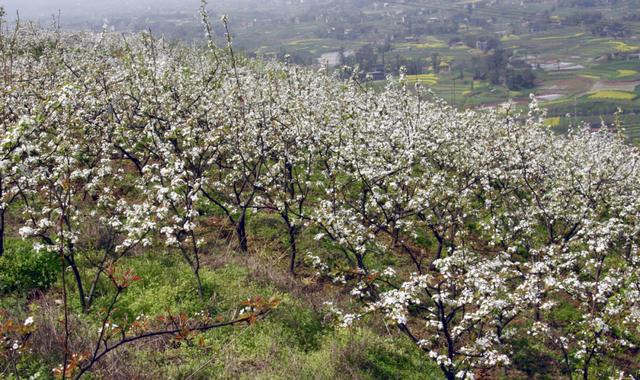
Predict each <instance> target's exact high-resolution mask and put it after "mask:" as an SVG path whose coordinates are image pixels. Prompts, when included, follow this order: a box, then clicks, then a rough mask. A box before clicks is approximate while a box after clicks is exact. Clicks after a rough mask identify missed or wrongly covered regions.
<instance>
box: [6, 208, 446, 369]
mask: <svg viewBox="0 0 640 380" xmlns="http://www.w3.org/2000/svg"><path fill="white" fill-rule="evenodd" d="M252 226H253V234H254V235H253V237H254V240H253V243H254V245H253V246H254V247H255V249H254V250H253V252H252V254H251V255H250V256H241V255H239V254H236V253H235V252H234V251H233V250H232V249H228V248H227V247H226V246H225V244H221V245H218V246H216V248H215V250H213V252H215V253H214V254H212V255H210V256H207V257H205V259H204V262H205V264H204V266H205V269H204V270H203V271H202V279H203V283H204V286H205V291H206V295H207V297H206V300H205V301H201V300H200V299H199V298H198V296H197V291H196V288H195V283H194V281H193V277H192V274H191V272H190V270H189V268H188V266H186V265H185V264H184V263H183V262H182V261H181V260H180V258H179V256H178V255H177V254H171V253H166V252H164V251H163V250H162V249H161V248H160V249H154V250H150V251H148V252H141V253H139V254H137V255H136V256H134V257H131V258H128V259H126V260H125V263H126V264H125V265H126V267H129V268H132V269H133V270H134V272H135V273H136V274H138V275H139V276H140V277H141V278H142V281H140V282H138V283H136V284H134V285H133V286H132V287H131V288H129V289H128V290H127V291H126V293H124V295H123V296H122V298H121V299H120V301H119V302H118V308H117V311H116V315H117V317H116V319H115V320H116V321H118V320H120V321H121V323H124V321H125V320H127V319H128V320H132V319H133V318H135V316H137V315H139V314H141V313H144V314H146V315H160V314H164V313H166V312H167V311H171V312H172V313H178V312H182V311H184V312H187V313H188V314H191V315H192V314H193V313H196V312H198V311H201V310H207V311H209V312H211V313H212V314H213V315H224V316H227V317H230V316H232V315H233V314H234V313H236V312H237V311H238V309H239V308H240V307H241V306H240V304H241V302H242V301H243V300H245V299H247V298H249V297H254V296H264V297H271V296H276V297H278V298H280V299H281V300H282V301H281V304H280V305H279V307H278V308H277V309H276V310H275V311H273V312H272V313H271V314H269V315H268V316H267V317H266V318H265V319H264V320H261V321H259V322H258V323H256V324H254V325H250V326H239V327H232V328H224V329H219V330H212V331H209V332H207V333H204V334H202V335H201V337H202V338H200V336H198V337H194V338H193V339H191V340H190V341H182V342H175V341H170V340H166V339H156V340H148V341H143V342H140V343H137V344H134V345H131V346H126V347H125V348H122V349H120V350H118V351H116V352H114V353H112V354H110V355H109V356H108V357H107V359H105V360H104V361H102V362H101V363H100V365H99V366H97V371H95V372H94V373H93V374H92V375H90V376H89V378H105V379H107V378H109V379H112V378H140V376H141V377H144V378H150V379H156V378H158V379H159V378H163V379H165V378H172V379H184V378H190V379H211V378H217V379H218V378H219V379H232V378H233V379H238V378H239V379H245V378H257V379H289V378H299V379H354V378H355V379H380V378H384V379H437V378H440V372H439V370H438V369H437V368H436V367H434V365H433V364H432V363H431V362H430V361H429V360H427V359H426V357H425V356H424V354H423V353H421V352H420V350H419V349H417V348H416V347H415V345H413V343H411V342H410V341H409V340H408V339H407V338H406V337H404V336H402V335H400V334H399V333H398V331H397V330H396V329H394V328H393V327H391V326H390V327H389V329H387V328H386V327H385V326H384V325H383V324H380V323H379V322H378V323H369V322H368V321H365V323H363V324H361V325H360V326H359V327H356V328H352V329H343V328H339V327H337V326H335V325H334V323H333V322H332V320H331V319H330V318H329V316H328V315H327V312H326V310H325V308H324V306H323V302H324V301H325V300H328V299H331V300H334V299H336V298H338V299H340V298H343V299H346V297H341V294H339V293H338V289H337V288H335V287H333V286H331V285H330V284H326V283H320V282H318V281H317V280H316V279H315V278H314V277H313V273H312V272H308V273H306V274H305V273H304V270H302V274H301V275H300V276H299V277H298V278H292V277H291V276H289V275H288V273H287V260H286V253H285V252H284V250H283V246H282V245H281V244H280V242H278V241H274V240H273V239H272V238H271V237H272V236H273V234H274V233H275V232H276V231H275V228H276V227H274V224H273V223H272V221H268V220H266V221H261V220H254V222H253V223H252ZM225 243H226V242H225ZM29 244H30V243H29V242H21V241H19V240H17V239H10V240H9V254H8V256H11V255H12V252H13V251H16V250H17V249H18V248H20V249H21V250H23V251H24V249H25V247H28V246H29ZM306 245H307V246H308V247H311V246H312V245H313V240H308V241H306ZM22 253H25V252H22ZM274 258H276V259H277V260H274ZM274 263H275V264H274ZM51 270H56V269H55V265H54V266H53V267H52V269H51ZM89 276H90V273H85V277H87V279H88V278H89ZM105 281H106V280H105ZM109 289H110V288H109V287H108V286H107V284H106V283H105V282H103V283H102V286H100V287H99V289H98V291H99V294H100V295H101V297H99V298H98V299H97V302H96V304H95V305H94V307H93V309H92V312H91V313H89V314H88V315H82V314H81V312H80V309H79V305H78V302H77V300H76V298H75V296H76V295H75V294H70V295H69V300H70V302H71V304H72V305H71V307H72V308H73V309H74V314H75V315H77V316H80V317H79V319H77V320H75V321H74V322H73V326H74V334H73V337H72V342H74V344H75V346H76V347H82V346H83V345H87V344H88V343H89V342H90V341H91V340H92V339H95V337H94V335H96V331H97V328H98V327H99V326H100V322H99V321H100V318H99V317H100V310H102V309H104V308H105V307H106V306H107V304H108V302H109V301H110V297H109V294H108V292H109V291H110V290H109ZM71 291H72V293H74V292H73V289H72V290H71ZM60 299H61V284H60V281H58V282H57V283H55V284H54V285H53V286H52V287H51V288H50V289H49V290H47V291H45V292H41V291H39V290H33V289H32V290H24V291H13V292H9V293H5V294H4V295H2V296H0V309H4V310H6V311H7V313H8V316H10V317H13V318H14V319H15V320H21V319H22V318H25V317H26V316H27V315H35V317H36V324H37V325H38V331H37V332H36V334H35V335H34V336H33V337H32V349H33V352H32V353H31V354H29V355H25V356H24V357H23V359H22V361H21V363H20V364H19V368H21V369H22V370H23V373H28V374H33V373H35V372H39V373H40V375H41V376H42V377H41V378H48V377H49V375H50V373H51V372H50V369H51V368H53V367H54V366H55V365H57V364H58V363H59V361H60V357H59V356H60V352H59V346H57V343H56V338H55V336H56V334H57V333H59V332H60V331H59V329H60V325H59V323H57V322H56V320H58V319H59V318H61V313H62V310H61V307H60V305H59V303H60ZM345 302H346V301H345ZM345 306H347V307H348V305H345ZM54 331H57V333H56V332H54ZM85 347H90V345H89V346H85ZM5 375H6V374H5Z"/></svg>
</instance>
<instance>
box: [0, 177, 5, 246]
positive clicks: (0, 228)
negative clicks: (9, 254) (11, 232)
mask: <svg viewBox="0 0 640 380" xmlns="http://www.w3.org/2000/svg"><path fill="white" fill-rule="evenodd" d="M3 190H4V189H3V188H2V177H0V200H1V199H2V196H3V195H4V192H3ZM5 211H6V208H5V207H3V208H2V209H1V210H0V257H2V256H3V255H4V213H5Z"/></svg>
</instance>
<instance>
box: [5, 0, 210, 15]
mask: <svg viewBox="0 0 640 380" xmlns="http://www.w3.org/2000/svg"><path fill="white" fill-rule="evenodd" d="M211 3H215V0H214V1H211ZM199 4H200V1H199V0H0V5H2V6H4V7H5V9H6V11H7V13H9V15H14V14H15V12H16V10H19V11H20V17H21V18H25V19H42V18H49V17H50V16H51V15H53V14H57V13H58V10H60V11H61V12H62V17H63V18H65V17H75V16H93V17H108V16H109V15H113V14H124V13H129V14H135V13H140V12H149V11H151V12H154V11H169V10H185V11H189V12H194V13H195V12H197V10H198V7H199Z"/></svg>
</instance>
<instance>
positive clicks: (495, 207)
mask: <svg viewBox="0 0 640 380" xmlns="http://www.w3.org/2000/svg"><path fill="white" fill-rule="evenodd" d="M203 19H204V21H205V26H206V30H207V36H208V38H209V39H208V47H207V48H195V47H189V46H184V45H181V44H172V43H167V42H166V41H163V40H161V39H156V38H153V37H152V36H151V35H149V34H143V35H141V36H127V37H122V36H113V35H110V34H107V33H103V34H100V35H92V34H86V35H85V34H64V33H60V32H56V31H54V32H51V31H44V30H41V29H36V28H28V27H27V28H17V29H16V30H15V32H14V33H10V34H3V35H2V39H1V40H0V49H2V55H1V56H2V62H1V64H2V68H3V71H2V73H3V76H2V82H3V86H2V88H3V90H2V97H1V103H0V107H1V108H0V111H1V112H2V124H1V125H0V129H1V131H2V136H1V137H2V141H1V142H0V159H1V160H2V161H1V164H0V180H1V184H2V185H1V186H2V187H1V188H2V194H1V196H2V209H1V210H2V215H5V213H6V212H8V214H9V215H10V216H11V218H9V220H10V221H11V223H12V224H13V225H12V226H11V227H12V229H18V228H19V230H20V234H21V235H22V236H23V237H25V238H30V239H33V241H34V243H35V244H36V245H37V246H38V248H39V249H45V250H48V251H50V252H51V253H52V254H57V255H59V256H60V257H61V259H62V260H64V262H65V266H67V267H69V268H70V273H71V276H72V277H73V279H74V282H75V288H76V289H77V292H78V295H79V303H80V305H81V306H82V309H84V310H90V309H91V307H92V301H93V300H94V299H95V297H97V296H98V294H97V293H96V286H95V285H96V284H97V283H98V281H100V279H101V278H105V277H106V278H108V279H110V280H111V282H112V283H113V285H114V286H115V288H116V292H115V297H114V299H113V304H112V306H113V305H115V303H116V301H117V298H118V295H119V294H120V293H121V292H122V291H124V290H125V289H126V287H128V286H129V283H130V282H132V281H135V280H136V278H135V276H133V275H132V274H130V273H128V272H126V271H124V272H118V271H114V269H113V268H117V267H119V266H121V265H125V264H126V260H127V257H129V256H131V255H133V254H135V253H136V252H139V251H140V250H143V249H148V248H145V247H157V246H159V245H161V244H162V245H166V246H168V247H169V249H170V250H171V251H172V252H175V253H176V254H179V255H181V256H182V257H183V258H184V260H185V262H187V263H188V264H189V266H190V267H191V268H192V271H193V274H194V279H195V283H196V284H197V288H198V291H199V293H200V296H201V297H204V296H206V295H205V294H204V292H203V288H202V284H201V283H200V276H199V272H200V269H201V259H202V257H203V255H214V254H215V252H214V251H212V248H211V247H212V245H211V244H209V243H210V242H208V241H207V239H206V233H207V229H208V228H209V227H207V226H209V225H210V224H208V223H207V221H208V219H210V218H224V219H225V220H226V221H227V223H228V225H229V226H231V227H233V230H234V231H235V235H236V239H237V246H238V249H239V251H241V252H245V253H248V252H250V251H251V241H250V236H249V234H247V223H249V222H250V217H251V215H255V214H259V213H263V214H270V215H278V217H279V218H280V219H281V221H282V224H281V227H282V234H283V236H285V237H286V239H287V240H288V242H289V244H288V245H289V252H290V262H289V267H290V271H291V272H294V271H295V270H296V267H297V266H298V265H299V263H300V261H301V260H300V258H299V253H300V251H301V250H302V248H301V247H299V244H300V241H301V240H300V236H301V235H302V234H310V235H313V236H315V239H316V240H317V241H318V243H317V244H316V245H312V246H308V247H307V249H308V250H309V251H310V252H309V258H310V259H311V262H313V263H314V265H316V266H317V267H318V268H319V271H320V273H321V275H322V276H327V277H329V278H330V279H331V280H332V283H334V284H341V285H340V286H344V287H345V288H346V289H347V290H348V291H350V294H351V295H352V296H353V298H354V299H356V300H358V301H359V303H360V305H361V306H362V307H361V308H360V309H358V310H350V311H349V312H347V311H341V310H338V309H336V311H337V312H338V313H337V314H338V315H340V316H341V320H342V323H343V324H349V323H350V322H353V321H356V320H358V319H361V318H374V319H379V318H383V319H385V320H388V321H390V322H392V323H393V324H394V325H396V326H397V328H398V329H399V330H400V331H402V332H403V333H404V334H406V335H407V337H408V338H409V339H411V340H413V341H414V342H415V344H416V345H417V346H418V347H419V348H420V349H422V350H424V352H425V360H433V361H435V362H436V363H437V364H438V365H439V367H440V368H441V370H442V373H443V375H445V376H446V377H447V378H448V379H454V378H472V377H473V376H474V374H477V373H478V371H482V370H489V371H495V370H497V369H500V368H502V369H505V370H509V369H510V368H512V365H513V360H514V357H515V356H517V355H518V354H522V351H521V350H523V348H522V344H521V342H523V341H526V342H528V345H527V347H530V346H541V345H544V346H546V347H547V348H548V349H549V350H550V351H551V352H553V357H552V360H554V361H555V363H556V364H557V365H556V367H557V368H558V371H559V373H560V374H563V375H565V376H567V377H569V376H578V377H583V378H585V379H587V378H589V377H593V378H600V377H602V376H610V375H611V376H612V375H623V374H624V373H626V374H632V375H634V376H637V375H638V371H640V368H639V367H638V365H637V363H638V360H637V358H638V352H637V349H636V348H635V347H636V345H637V344H638V343H640V338H639V336H640V331H639V330H638V326H639V325H640V256H639V252H638V241H639V238H640V223H639V216H640V176H639V171H638V165H639V164H640V155H639V154H638V151H637V149H635V148H632V147H629V146H627V145H626V144H625V142H624V141H623V139H622V138H621V137H619V136H613V135H608V134H606V133H592V132H589V131H578V132H574V133H571V134H569V135H568V136H556V135H554V134H553V133H552V132H551V131H549V130H547V129H546V128H545V127H544V126H543V124H544V123H543V119H544V112H542V111H540V110H539V109H538V108H537V105H536V102H535V100H534V101H533V102H532V104H531V109H530V111H529V113H528V114H524V115H521V114H515V113H513V111H512V110H510V109H500V110H495V111H486V112H485V111H483V112H479V111H474V110H466V111H458V110H456V109H454V108H452V107H450V106H448V105H447V104H445V103H443V102H441V101H438V100H433V99H432V98H431V96H430V94H428V93H425V92H424V91H423V90H422V89H420V88H417V90H416V91H415V92H414V91H410V90H409V89H407V88H405V87H404V85H403V84H402V81H399V82H397V83H391V84H390V85H389V86H388V87H387V88H386V89H385V90H384V91H383V92H381V93H373V92H370V91H367V90H366V89H364V88H363V87H361V86H360V84H359V83H358V82H357V80H355V78H354V79H352V80H349V81H338V80H335V79H334V78H330V77H327V76H324V75H321V74H318V73H315V72H311V71H308V70H305V69H301V68H298V67H291V66H288V65H279V64H275V63H272V64H263V63H259V62H255V61H249V60H245V59H242V58H240V57H238V56H236V55H235V54H234V51H233V49H232V45H231V38H230V36H227V44H226V47H223V48H218V47H217V46H216V44H215V42H214V38H213V36H212V35H211V30H212V29H211V28H210V24H209V22H208V18H207V16H206V14H203ZM4 230H5V229H4V228H3V230H2V231H4ZM320 243H322V244H320ZM320 247H330V248H331V249H328V250H327V249H321V248H320ZM87 252H92V254H87ZM79 256H82V257H83V260H78V257H79ZM80 265H88V266H89V268H80V267H79V266H80ZM83 269H84V272H85V273H86V270H93V273H94V277H92V278H89V279H87V277H86V276H83V275H82V274H81V272H83ZM65 273H66V271H64V270H63V271H62V274H61V275H62V276H63V279H64V276H65ZM63 284H66V283H65V282H64V281H63ZM65 289H66V288H65ZM250 305H251V310H254V312H255V314H256V315H257V314H261V313H264V312H265V311H266V310H268V309H269V308H270V307H271V306H272V301H269V302H267V303H266V304H265V303H264V302H257V301H256V302H255V303H250ZM567 310H568V311H567ZM110 312H111V309H109V310H108V311H107V314H106V317H105V319H104V323H103V327H105V328H106V327H108V326H109V317H110ZM252 318H254V315H253V314H252V315H250V316H245V317H242V318H239V319H236V320H233V321H230V322H228V323H238V321H239V322H244V321H247V320H251V319H252ZM205 322H207V321H205ZM228 323H227V324H228ZM221 325H224V324H209V325H207V324H206V323H205V324H204V325H197V326H194V325H193V324H191V325H189V326H190V327H189V328H190V329H191V330H193V331H200V330H203V329H207V328H214V327H218V326H221ZM103 331H104V330H101V331H100V336H99V337H98V343H97V345H96V349H95V351H94V353H93V355H90V356H89V357H86V358H83V359H78V360H77V362H79V363H81V364H80V368H81V371H82V373H83V372H84V371H86V370H88V369H89V368H90V364H92V363H94V362H95V361H96V360H98V359H99V358H101V357H102V356H104V355H105V354H106V353H108V352H109V351H110V350H111V349H115V348H117V347H119V346H120V345H122V344H124V343H126V342H128V341H132V339H133V338H128V337H125V336H124V334H123V335H122V339H121V341H117V339H118V336H117V334H107V335H105V334H104V333H103ZM165 331H168V332H167V333H178V332H180V331H182V330H177V331H174V330H165ZM140 336H145V333H142V334H141V335H140ZM112 339H116V341H117V342H120V343H113V344H110V343H109V342H112ZM103 346H104V347H106V348H108V349H109V350H107V351H104V350H103V349H102V348H101V347H103ZM519 350H520V351H519ZM67 351H68V350H67V347H65V364H64V365H63V366H62V376H63V377H64V375H65V371H67V363H68V359H67ZM630 357H631V360H629V358H630ZM69 360H70V359H69ZM74 363H75V362H74ZM82 363H85V364H82ZM87 363H90V364H87Z"/></svg>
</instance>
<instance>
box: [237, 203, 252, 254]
mask: <svg viewBox="0 0 640 380" xmlns="http://www.w3.org/2000/svg"><path fill="white" fill-rule="evenodd" d="M246 222H247V211H246V210H243V211H242V215H240V218H239V219H238V222H237V223H236V234H237V235H238V244H239V246H240V251H242V252H243V253H247V252H249V244H248V242H247V229H246Z"/></svg>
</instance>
